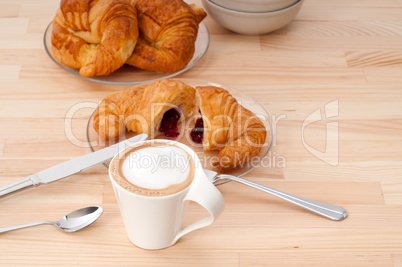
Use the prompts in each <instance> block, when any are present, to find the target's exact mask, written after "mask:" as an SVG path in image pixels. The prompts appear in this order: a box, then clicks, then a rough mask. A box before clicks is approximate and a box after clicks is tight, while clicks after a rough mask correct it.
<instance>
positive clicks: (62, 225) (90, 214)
mask: <svg viewBox="0 0 402 267" xmlns="http://www.w3.org/2000/svg"><path fill="white" fill-rule="evenodd" d="M102 213H103V209H102V208H101V207H99V206H90V207H85V208H82V209H79V210H76V211H73V212H71V213H69V214H67V215H66V216H64V217H63V218H61V219H60V220H58V221H55V222H52V221H42V222H35V223H29V224H23V225H17V226H9V227H3V228H0V233H5V232H8V231H13V230H17V229H22V228H26V227H31V226H36V225H43V224H51V225H54V226H56V227H58V228H59V229H61V230H63V231H66V232H75V231H78V230H81V229H82V228H84V227H87V226H88V225H90V224H92V223H93V222H95V221H96V220H97V219H98V218H99V217H100V216H101V215H102Z"/></svg>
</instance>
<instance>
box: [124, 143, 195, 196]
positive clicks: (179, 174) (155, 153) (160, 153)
mask: <svg viewBox="0 0 402 267" xmlns="http://www.w3.org/2000/svg"><path fill="white" fill-rule="evenodd" d="M189 162H190V161H189V155H188V154H187V153H186V152H185V151H184V150H182V149H180V148H178V147H176V146H169V145H168V146H149V147H145V148H142V149H139V150H136V151H133V152H132V153H130V155H128V157H127V158H126V159H124V162H123V164H122V165H121V170H122V172H123V175H124V176H125V178H126V179H127V181H128V182H130V183H132V184H133V185H135V186H138V187H142V188H146V189H163V188H166V187H169V186H171V185H174V184H179V183H182V182H184V181H185V180H186V179H187V177H188V175H189V173H190V166H189Z"/></svg>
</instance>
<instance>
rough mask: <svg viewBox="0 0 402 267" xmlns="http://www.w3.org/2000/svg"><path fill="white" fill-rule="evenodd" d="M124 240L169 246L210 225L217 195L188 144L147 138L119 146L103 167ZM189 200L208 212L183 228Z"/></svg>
mask: <svg viewBox="0 0 402 267" xmlns="http://www.w3.org/2000/svg"><path fill="white" fill-rule="evenodd" d="M109 177H110V181H111V183H112V185H113V189H114V192H115V195H116V199H117V202H118V204H119V208H120V213H121V215H122V218H123V222H124V226H125V228H126V232H127V236H128V238H129V240H130V241H131V242H132V243H133V244H135V245H136V246H138V247H141V248H145V249H161V248H166V247H169V246H172V245H173V244H175V243H176V242H177V240H179V239H180V238H181V237H182V236H184V235H186V234H188V233H190V232H192V231H194V230H197V229H199V228H202V227H205V226H208V225H210V224H211V223H212V222H214V221H215V219H216V218H217V217H218V216H219V215H220V214H221V213H222V211H223V208H224V202H223V197H222V195H221V193H220V192H219V190H218V189H216V187H215V186H214V185H213V184H212V183H211V181H209V180H208V177H207V176H206V175H205V172H204V170H203V168H202V165H201V162H200V159H199V158H198V156H197V154H196V153H195V151H194V150H192V149H191V148H190V147H188V146H186V145H184V144H181V143H178V142H176V141H170V140H148V141H143V142H139V143H136V144H134V145H133V146H131V147H128V148H125V149H124V150H123V151H121V152H120V153H119V154H117V155H116V156H115V157H114V158H113V159H112V161H111V163H110V165H109ZM189 201H193V202H195V203H198V204H200V205H201V206H202V207H203V208H205V209H206V210H207V211H208V214H209V216H208V217H206V218H203V219H201V220H199V221H197V222H195V223H193V224H191V225H189V226H186V227H184V228H183V226H182V223H183V217H184V214H185V211H186V208H187V204H188V202H189Z"/></svg>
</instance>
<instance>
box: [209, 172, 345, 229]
mask: <svg viewBox="0 0 402 267" xmlns="http://www.w3.org/2000/svg"><path fill="white" fill-rule="evenodd" d="M204 172H205V175H206V176H207V177H208V179H209V180H210V181H211V182H212V183H214V184H215V185H220V184H222V182H221V183H216V182H217V181H222V180H223V181H227V180H229V181H235V182H238V183H241V184H244V185H248V186H251V187H253V188H255V189H258V190H261V191H263V192H265V193H268V194H271V195H274V196H276V197H279V198H281V199H283V200H286V201H288V202H291V203H293V204H295V205H298V206H299V207H302V208H304V209H307V210H309V211H312V212H315V213H317V214H319V215H321V216H324V217H326V218H329V219H331V220H335V221H341V220H343V219H345V218H346V217H347V216H348V213H347V211H346V210H345V209H344V208H342V207H339V206H335V205H331V204H326V203H322V202H318V201H315V200H310V199H307V198H302V197H298V196H295V195H291V194H288V193H284V192H281V191H279V190H276V189H273V188H270V187H267V186H263V185H260V184H257V183H254V182H251V181H248V180H245V179H242V178H240V177H237V176H233V175H228V174H218V173H217V172H214V171H211V170H207V169H204Z"/></svg>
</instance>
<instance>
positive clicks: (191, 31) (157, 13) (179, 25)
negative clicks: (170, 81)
mask: <svg viewBox="0 0 402 267" xmlns="http://www.w3.org/2000/svg"><path fill="white" fill-rule="evenodd" d="M136 7H137V10H138V25H139V31H140V36H139V39H138V43H137V45H136V47H135V49H134V52H133V54H132V55H131V57H130V58H129V59H128V60H127V62H126V63H127V64H129V65H132V66H134V67H138V68H141V69H144V70H149V71H155V72H174V71H177V70H180V69H182V68H184V67H185V66H186V65H187V64H188V63H189V61H190V60H191V58H192V57H193V54H194V50H195V40H196V38H197V34H198V24H199V23H200V22H201V21H202V20H203V19H204V18H205V16H206V15H207V14H206V13H205V11H204V10H203V9H202V8H197V7H196V6H195V5H188V4H186V3H185V2H183V1H182V0H137V2H136Z"/></svg>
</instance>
